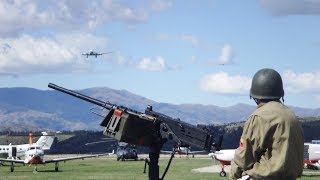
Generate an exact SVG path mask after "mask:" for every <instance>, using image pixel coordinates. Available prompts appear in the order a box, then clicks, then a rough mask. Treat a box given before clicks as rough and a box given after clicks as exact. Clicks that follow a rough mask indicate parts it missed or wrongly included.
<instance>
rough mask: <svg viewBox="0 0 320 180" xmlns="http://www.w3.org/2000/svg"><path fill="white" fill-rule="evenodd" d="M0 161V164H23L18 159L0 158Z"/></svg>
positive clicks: (22, 161)
mask: <svg viewBox="0 0 320 180" xmlns="http://www.w3.org/2000/svg"><path fill="white" fill-rule="evenodd" d="M0 161H2V162H14V163H21V164H24V160H20V159H4V158H0Z"/></svg>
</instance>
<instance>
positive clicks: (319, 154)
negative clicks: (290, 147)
mask: <svg viewBox="0 0 320 180" xmlns="http://www.w3.org/2000/svg"><path fill="white" fill-rule="evenodd" d="M315 142H316V141H312V142H311V143H304V167H305V168H308V169H314V170H320V144H318V143H315Z"/></svg>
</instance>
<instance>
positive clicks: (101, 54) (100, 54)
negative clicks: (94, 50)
mask: <svg viewBox="0 0 320 180" xmlns="http://www.w3.org/2000/svg"><path fill="white" fill-rule="evenodd" d="M110 53H113V51H110V52H105V53H99V55H102V54H110Z"/></svg>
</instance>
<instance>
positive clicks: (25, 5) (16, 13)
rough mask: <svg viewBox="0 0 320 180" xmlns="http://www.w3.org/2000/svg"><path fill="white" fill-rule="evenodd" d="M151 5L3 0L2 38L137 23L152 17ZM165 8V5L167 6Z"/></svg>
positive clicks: (0, 8) (0, 4) (109, 1)
mask: <svg viewBox="0 0 320 180" xmlns="http://www.w3.org/2000/svg"><path fill="white" fill-rule="evenodd" d="M148 8H150V9H151V7H145V8H144V9H143V8H140V7H134V6H133V4H129V3H128V2H124V3H121V1H114V0H104V1H100V0H92V1H87V0H77V1H70V0H59V1H55V0H48V1H39V0H37V1H27V0H17V1H10V0H4V1H0V25H1V28H0V37H1V36H2V37H8V36H11V37H12V36H17V35H19V34H21V33H25V32H28V31H30V32H36V31H46V30H47V29H48V28H51V29H52V30H53V31H68V32H70V31H80V30H90V29H94V28H95V27H97V26H99V25H101V24H103V23H106V22H110V21H120V22H124V23H127V24H136V23H141V22H144V21H146V20H147V19H148V16H149V14H148V13H149V12H148V10H149V9H148ZM163 8H164V7H163Z"/></svg>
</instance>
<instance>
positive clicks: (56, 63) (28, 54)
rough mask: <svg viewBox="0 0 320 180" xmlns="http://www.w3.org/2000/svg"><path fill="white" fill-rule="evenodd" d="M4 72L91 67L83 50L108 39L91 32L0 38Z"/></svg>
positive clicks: (63, 70)
mask: <svg viewBox="0 0 320 180" xmlns="http://www.w3.org/2000/svg"><path fill="white" fill-rule="evenodd" d="M0 42H4V43H3V44H0V73H2V74H23V73H45V72H49V73H50V72H56V71H58V72H60V73H61V72H75V71H84V70H88V68H90V65H89V63H88V62H87V61H85V60H84V59H83V58H82V56H81V53H83V51H84V50H88V49H89V48H92V47H101V48H104V49H105V47H106V44H107V39H105V38H101V37H95V36H93V35H91V34H85V33H79V34H58V35H57V36H55V37H51V38H47V37H32V36H29V35H22V36H20V37H19V38H0ZM83 48H88V49H83Z"/></svg>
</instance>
